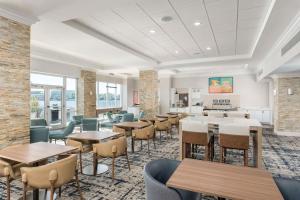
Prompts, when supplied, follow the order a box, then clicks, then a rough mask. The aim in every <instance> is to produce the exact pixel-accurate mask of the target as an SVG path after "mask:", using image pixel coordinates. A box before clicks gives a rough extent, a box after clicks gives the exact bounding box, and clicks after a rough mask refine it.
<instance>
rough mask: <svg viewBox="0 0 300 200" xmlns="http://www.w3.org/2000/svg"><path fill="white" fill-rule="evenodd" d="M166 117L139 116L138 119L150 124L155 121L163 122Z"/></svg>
mask: <svg viewBox="0 0 300 200" xmlns="http://www.w3.org/2000/svg"><path fill="white" fill-rule="evenodd" d="M167 120H168V118H160V117H145V118H141V119H140V121H143V122H147V121H150V122H151V123H152V124H154V123H155V122H156V121H158V122H165V121H167Z"/></svg>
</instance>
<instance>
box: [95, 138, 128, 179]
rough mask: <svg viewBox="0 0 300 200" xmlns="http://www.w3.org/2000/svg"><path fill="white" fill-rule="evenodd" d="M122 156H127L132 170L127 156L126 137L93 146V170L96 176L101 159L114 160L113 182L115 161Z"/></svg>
mask: <svg viewBox="0 0 300 200" xmlns="http://www.w3.org/2000/svg"><path fill="white" fill-rule="evenodd" d="M120 156H125V157H126V160H127V164H128V169H129V170H130V164H129V159H128V154H127V139H126V137H125V136H123V137H119V138H117V139H113V140H110V141H108V142H103V143H98V144H93V169H94V176H96V173H97V167H98V159H99V158H112V181H114V179H115V159H116V158H117V157H120Z"/></svg>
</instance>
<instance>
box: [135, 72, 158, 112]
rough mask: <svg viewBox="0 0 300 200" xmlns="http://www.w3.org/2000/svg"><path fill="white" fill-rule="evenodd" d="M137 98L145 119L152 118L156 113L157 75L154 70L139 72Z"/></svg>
mask: <svg viewBox="0 0 300 200" xmlns="http://www.w3.org/2000/svg"><path fill="white" fill-rule="evenodd" d="M139 98H140V107H141V110H142V111H144V112H145V114H146V115H145V116H146V117H154V116H155V115H156V114H157V112H158V75H157V71H155V70H145V71H140V78H139Z"/></svg>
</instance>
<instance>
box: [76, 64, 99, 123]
mask: <svg viewBox="0 0 300 200" xmlns="http://www.w3.org/2000/svg"><path fill="white" fill-rule="evenodd" d="M77 106H78V113H79V114H83V115H84V116H86V117H95V116H96V72H92V71H86V70H82V71H81V76H80V79H79V80H78V105H77Z"/></svg>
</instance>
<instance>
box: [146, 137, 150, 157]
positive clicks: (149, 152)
mask: <svg viewBox="0 0 300 200" xmlns="http://www.w3.org/2000/svg"><path fill="white" fill-rule="evenodd" d="M147 146H148V155H150V148H149V137H148V139H147Z"/></svg>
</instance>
